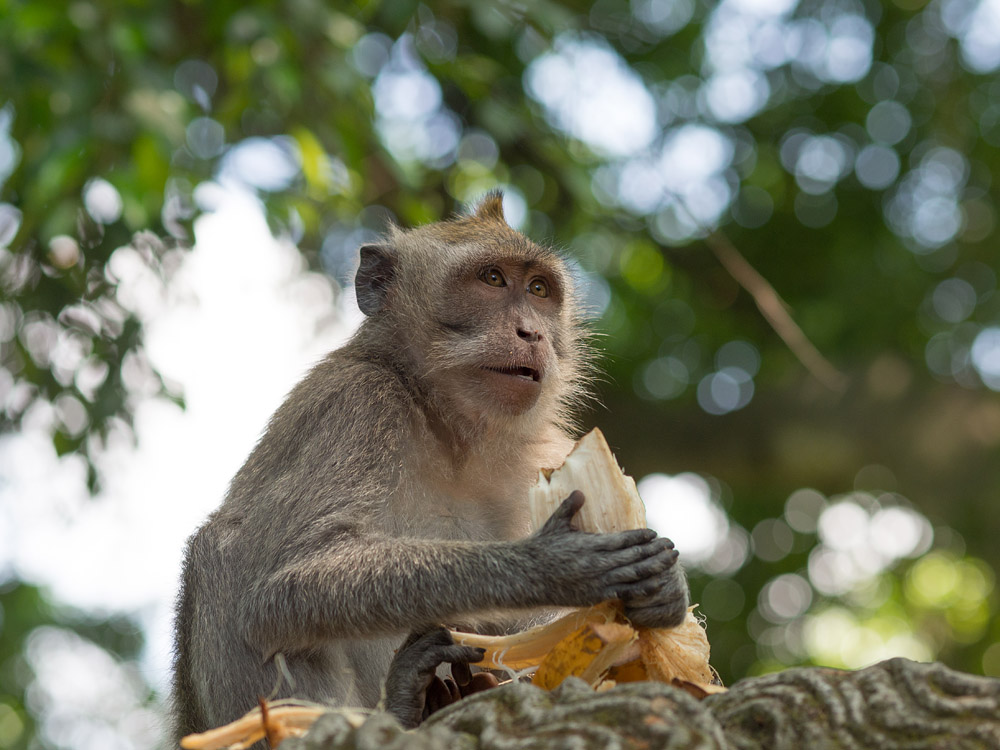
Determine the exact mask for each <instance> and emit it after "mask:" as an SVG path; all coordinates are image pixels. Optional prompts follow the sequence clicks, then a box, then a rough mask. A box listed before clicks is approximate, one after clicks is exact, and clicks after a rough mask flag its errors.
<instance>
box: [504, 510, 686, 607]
mask: <svg viewBox="0 0 1000 750" xmlns="http://www.w3.org/2000/svg"><path fill="white" fill-rule="evenodd" d="M583 503H584V497H583V493H582V492H580V491H576V492H573V493H572V494H571V495H570V496H569V497H568V498H566V499H565V500H563V502H562V504H561V505H560V506H559V507H558V508H557V509H556V511H555V512H554V513H553V514H552V515H551V516H550V517H549V520H548V521H546V522H545V525H544V526H542V528H541V529H539V530H538V531H537V532H536V533H535V534H534V535H532V536H530V537H528V538H527V539H525V540H524V542H523V543H524V544H525V545H526V546H527V547H528V550H527V551H528V553H529V554H530V555H531V556H532V558H533V560H534V561H535V563H536V565H535V566H534V570H535V571H536V573H537V579H538V580H537V582H538V583H541V584H542V592H541V597H542V599H543V601H540V602H539V604H542V605H554V606H568V607H587V606H590V605H593V604H599V603H600V602H603V601H607V600H608V599H621V600H622V601H623V602H626V603H628V602H631V601H638V602H643V603H645V602H646V600H647V598H648V597H655V596H656V595H657V594H658V592H660V591H661V590H663V588H664V585H665V582H666V580H667V579H670V578H671V575H672V571H671V569H672V568H673V567H674V563H675V562H676V561H677V551H676V550H675V549H674V545H673V543H672V542H671V541H670V540H669V539H663V538H658V537H657V535H656V532H655V531H653V530H652V529H634V530H632V531H620V532H617V533H614V534H591V533H587V532H583V531H578V530H576V529H574V528H573V527H572V525H571V521H572V520H573V516H574V515H576V512H577V511H578V510H580V508H581V507H583ZM685 591H686V587H685ZM656 602H657V603H658V602H659V600H656ZM651 606H658V604H656V605H651ZM640 619H641V616H640Z"/></svg>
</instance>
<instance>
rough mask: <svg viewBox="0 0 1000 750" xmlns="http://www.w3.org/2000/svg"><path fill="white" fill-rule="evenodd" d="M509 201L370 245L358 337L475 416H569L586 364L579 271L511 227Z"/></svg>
mask: <svg viewBox="0 0 1000 750" xmlns="http://www.w3.org/2000/svg"><path fill="white" fill-rule="evenodd" d="M502 199H503V197H502V195H501V194H500V193H491V194H490V195H488V196H487V197H486V198H485V200H484V201H483V202H482V204H480V206H479V208H478V210H477V211H476V212H475V213H474V214H473V215H471V216H468V217H462V218H458V219H453V220H451V221H443V222H438V223H435V224H430V225H427V226H423V227H419V228H417V229H412V230H408V231H404V230H400V229H395V228H394V229H393V230H392V231H391V233H390V236H389V237H388V239H387V241H386V242H384V243H382V244H378V245H366V246H364V247H362V248H361V265H360V267H359V269H358V273H357V278H356V282H355V283H356V290H357V297H358V305H359V306H360V308H361V310H362V312H364V314H365V315H367V316H368V321H367V322H366V326H365V327H363V328H362V331H361V332H359V335H360V336H368V337H369V338H372V339H378V340H380V341H385V342H386V343H387V344H388V345H389V346H390V347H392V348H393V352H392V353H391V354H392V356H393V357H396V358H401V359H402V360H403V362H402V364H403V369H404V371H405V372H407V373H414V374H415V375H416V377H417V378H418V379H419V380H420V382H421V385H422V386H423V390H424V391H425V392H427V393H430V394H431V395H432V396H433V397H435V398H436V399H437V400H438V401H439V403H441V404H443V405H445V407H446V408H449V409H458V410H459V411H460V412H461V414H462V416H464V417H466V418H468V419H472V420H473V421H474V422H481V421H482V420H484V419H487V420H491V421H495V420H496V418H497V417H502V418H505V417H522V416H526V415H528V414H531V413H537V415H538V416H539V418H540V419H545V420H548V421H553V420H556V421H558V422H560V423H563V422H564V420H565V418H566V414H567V409H568V408H569V407H570V406H571V405H572V403H571V402H572V401H573V400H574V399H576V398H579V396H580V394H581V390H582V382H581V381H582V379H583V378H584V372H585V371H586V369H587V367H586V363H587V361H588V359H587V357H588V347H587V345H586V341H585V338H586V337H585V334H584V331H583V328H582V325H581V317H580V314H579V306H578V303H577V299H576V294H575V291H574V288H573V279H572V277H571V274H570V273H569V270H568V268H567V266H566V263H565V262H564V261H563V260H562V258H560V257H559V256H558V255H557V254H556V253H555V252H553V251H552V250H548V249H546V248H542V247H539V246H538V245H536V244H534V243H533V242H531V240H529V239H527V238H526V237H524V236H523V235H522V234H520V233H518V232H516V231H515V230H513V229H511V228H510V226H508V225H507V222H506V221H505V219H504V215H503V202H502ZM366 328H367V329H368V330H367V331H366V330H365V329H366Z"/></svg>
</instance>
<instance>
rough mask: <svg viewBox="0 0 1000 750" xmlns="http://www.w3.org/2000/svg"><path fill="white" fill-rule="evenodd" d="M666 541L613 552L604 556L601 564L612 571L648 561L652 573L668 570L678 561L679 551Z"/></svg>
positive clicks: (647, 543) (661, 540)
mask: <svg viewBox="0 0 1000 750" xmlns="http://www.w3.org/2000/svg"><path fill="white" fill-rule="evenodd" d="M665 541H666V540H664V539H654V540H653V541H651V542H646V543H645V544H637V545H635V546H632V547H625V548H623V549H616V550H611V551H609V552H607V553H606V554H604V555H602V557H601V563H602V564H603V567H604V568H605V569H607V570H610V569H613V568H620V567H624V566H628V565H635V564H636V563H640V562H643V561H647V560H648V561H650V564H649V566H648V567H649V568H650V569H651V570H652V572H654V573H655V572H659V571H660V570H666V569H667V568H669V567H670V566H671V565H673V564H674V562H675V561H676V560H677V550H675V549H674V548H673V547H672V546H670V545H667V544H665V543H664V542H665Z"/></svg>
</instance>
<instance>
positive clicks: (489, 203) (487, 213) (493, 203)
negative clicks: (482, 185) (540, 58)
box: [474, 190, 507, 224]
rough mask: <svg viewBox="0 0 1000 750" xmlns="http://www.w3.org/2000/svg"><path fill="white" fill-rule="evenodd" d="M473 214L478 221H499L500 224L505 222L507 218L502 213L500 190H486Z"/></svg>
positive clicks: (501, 193) (501, 194)
mask: <svg viewBox="0 0 1000 750" xmlns="http://www.w3.org/2000/svg"><path fill="white" fill-rule="evenodd" d="M474 215H475V218H477V219H479V220H480V221H499V222H500V223H501V224H506V223H507V219H506V218H504V215H503V192H502V191H500V190H491V191H490V192H488V193H487V194H486V197H485V198H483V202H482V203H480V204H479V206H478V207H477V208H476V213H475V214H474Z"/></svg>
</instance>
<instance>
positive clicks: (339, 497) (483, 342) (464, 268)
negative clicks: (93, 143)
mask: <svg viewBox="0 0 1000 750" xmlns="http://www.w3.org/2000/svg"><path fill="white" fill-rule="evenodd" d="M356 290H357V299H358V305H359V306H360V308H361V310H362V311H363V312H364V314H365V315H366V316H367V317H366V320H365V321H364V323H363V324H362V325H361V327H360V328H359V330H358V332H357V334H356V335H355V336H354V337H353V338H352V339H351V340H350V342H349V343H348V344H347V345H346V346H344V347H343V348H341V349H338V350H337V351H334V352H333V353H331V354H330V355H328V356H327V357H326V359H324V360H323V361H321V362H320V363H319V364H318V365H317V366H316V367H315V368H314V369H313V370H312V371H311V372H310V373H309V374H308V375H307V376H306V378H305V379H304V380H303V381H302V382H301V383H299V384H298V385H297V386H296V387H295V388H294V389H293V390H292V392H291V394H290V395H289V396H288V399H287V400H286V401H285V403H284V404H283V405H282V406H281V407H280V408H279V409H278V411H277V412H276V413H275V414H274V416H273V417H272V418H271V421H270V423H269V424H268V426H267V430H266V432H265V433H264V435H263V437H262V438H261V439H260V442H259V443H258V444H257V446H256V447H255V448H254V450H253V452H252V453H251V454H250V457H249V458H248V459H247V461H246V463H245V464H244V465H243V467H242V468H241V469H240V471H239V472H238V473H237V474H236V476H235V478H234V479H233V481H232V484H231V486H230V488H229V492H228V494H227V496H226V499H225V502H224V503H223V504H222V506H221V507H220V508H219V509H218V510H217V511H216V512H215V513H214V514H212V516H211V517H210V518H209V520H208V521H207V522H206V523H205V525H204V526H202V527H201V529H200V530H199V531H198V532H197V533H196V534H195V535H194V536H193V537H192V538H191V540H190V542H189V547H188V551H187V557H186V560H185V564H184V573H183V582H182V590H181V594H180V597H179V601H178V609H177V621H176V669H175V680H174V700H175V707H176V713H177V726H176V731H177V732H178V734H185V733H189V732H195V731H203V730H205V729H208V728H210V727H213V726H218V725H221V724H224V723H226V722H229V721H232V720H234V719H236V718H238V717H239V716H241V715H242V714H243V713H245V712H246V711H248V710H249V709H251V708H252V707H253V706H255V705H256V703H257V699H258V696H267V695H269V694H271V692H272V690H273V688H274V687H275V685H276V684H278V683H279V673H278V668H277V667H276V665H275V661H274V659H275V655H276V654H279V653H280V654H282V655H283V657H284V660H285V663H286V665H287V669H288V673H289V674H290V675H291V677H292V678H293V680H294V682H293V683H290V682H289V681H288V680H284V681H283V685H282V688H281V695H282V696H289V695H294V696H296V697H300V698H307V699H310V700H313V701H321V702H326V703H330V704H341V705H345V704H349V705H357V706H375V705H376V703H377V702H378V701H379V697H380V693H381V690H382V685H383V682H384V681H385V678H386V674H387V671H388V668H389V664H390V661H391V660H392V658H393V651H394V649H396V648H398V647H399V646H400V644H401V643H402V642H403V640H404V638H405V637H406V635H407V633H409V632H410V631H413V630H420V629H427V628H429V627H431V626H433V625H435V624H438V623H442V622H445V623H455V622H458V621H461V622H463V623H465V624H469V623H471V624H472V625H473V626H475V623H476V622H486V621H488V620H489V618H491V617H493V618H496V617H497V616H498V613H501V614H502V613H504V612H506V613H507V615H508V616H510V614H511V613H512V612H514V613H516V611H517V610H521V611H522V612H523V610H526V609H529V608H539V607H560V606H587V605H592V604H597V603H598V602H601V601H605V600H607V599H620V600H622V601H623V602H624V604H625V606H626V612H627V614H628V616H629V617H630V618H631V619H632V621H633V622H634V623H637V624H642V625H649V626H671V625H676V624H678V623H679V622H680V621H681V620H682V619H683V617H684V614H685V611H686V606H687V585H686V583H685V581H684V576H683V573H682V572H681V569H680V566H679V565H676V564H675V560H676V557H677V553H676V551H675V550H674V549H673V545H672V544H671V543H670V541H669V540H667V539H664V538H659V537H657V536H656V533H655V532H653V531H651V530H649V529H641V530H635V531H628V532H622V533H616V534H588V533H583V532H579V531H576V530H574V529H572V528H571V526H570V520H571V519H572V516H573V514H574V513H575V512H576V511H577V510H578V509H579V507H580V505H581V504H582V502H583V501H584V500H583V497H582V495H581V494H580V493H573V495H571V496H570V498H568V499H567V500H566V502H564V503H563V506H562V507H561V508H560V509H559V510H558V511H556V513H554V514H553V516H552V518H551V519H550V520H549V522H548V524H546V526H545V527H544V528H543V529H541V530H540V531H538V532H536V533H534V534H531V535H529V529H528V527H527V524H526V519H527V512H526V510H525V502H526V496H527V489H528V487H529V486H530V485H531V483H532V482H534V481H535V479H536V478H537V476H538V471H539V469H540V468H542V467H555V466H558V465H559V464H560V463H561V462H562V461H563V459H564V458H565V456H566V454H567V453H568V452H569V450H570V448H571V447H572V440H571V439H570V436H569V435H570V433H569V430H570V426H569V415H570V410H571V409H572V408H573V406H574V405H575V404H576V402H577V401H578V400H579V397H580V395H581V394H582V393H583V392H584V388H585V381H586V376H587V370H588V366H587V362H588V346H587V337H586V335H585V332H584V330H583V328H582V323H581V316H580V311H579V306H578V302H577V297H576V295H575V292H574V289H573V280H572V278H571V275H570V273H569V272H568V269H567V266H566V264H565V263H564V262H563V261H562V260H561V258H560V257H559V256H558V255H557V254H556V253H554V252H553V251H551V250H548V249H545V248H542V247H539V246H538V245H535V244H534V243H532V242H531V241H530V240H528V239H526V238H525V237H524V236H522V235H521V234H519V233H518V232H516V231H514V230H513V229H511V228H510V227H509V226H508V225H507V223H506V222H505V220H504V216H503V209H502V197H501V196H500V195H499V194H491V195H489V196H488V197H487V198H486V199H485V200H484V202H483V203H482V204H481V205H480V206H479V208H478V210H477V211H476V212H475V213H474V215H471V216H467V217H464V218H456V219H452V220H450V221H444V222H439V223H435V224H430V225H428V226H423V227H420V228H417V229H412V230H408V231H404V230H401V229H396V228H394V229H392V230H391V231H390V233H389V236H388V237H387V238H386V239H385V241H384V242H383V243H381V244H378V245H368V246H365V247H362V248H361V264H360V268H359V269H358V272H357V279H356ZM244 377H246V375H245V376H244ZM466 658H468V657H466Z"/></svg>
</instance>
